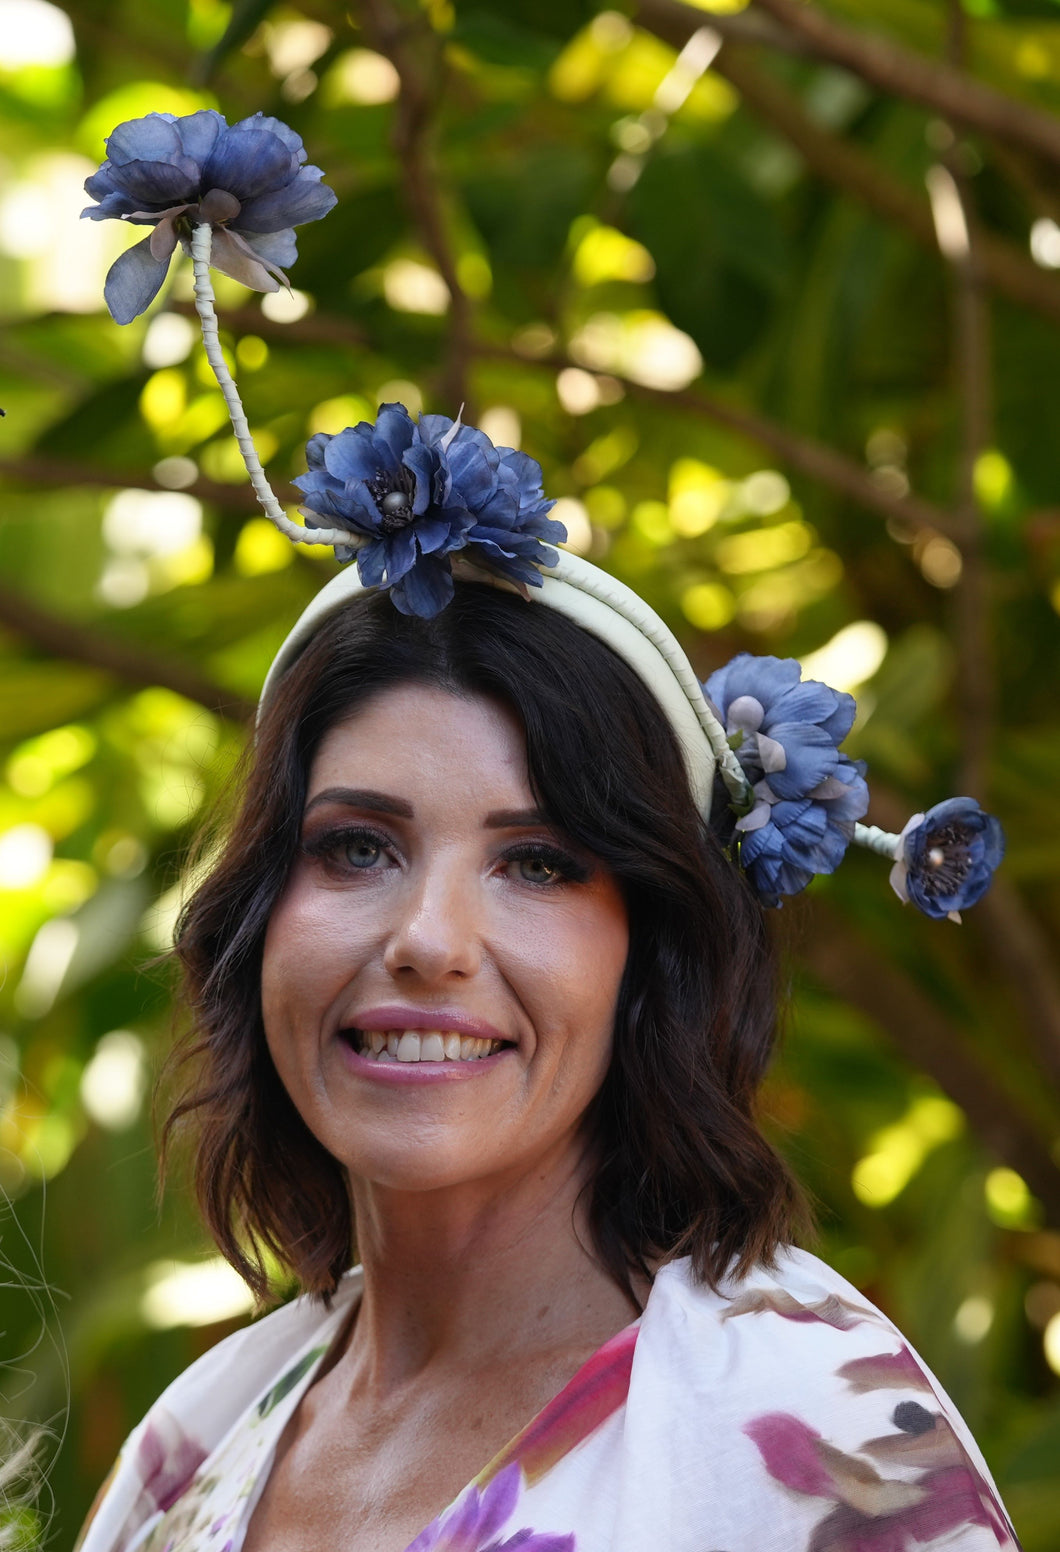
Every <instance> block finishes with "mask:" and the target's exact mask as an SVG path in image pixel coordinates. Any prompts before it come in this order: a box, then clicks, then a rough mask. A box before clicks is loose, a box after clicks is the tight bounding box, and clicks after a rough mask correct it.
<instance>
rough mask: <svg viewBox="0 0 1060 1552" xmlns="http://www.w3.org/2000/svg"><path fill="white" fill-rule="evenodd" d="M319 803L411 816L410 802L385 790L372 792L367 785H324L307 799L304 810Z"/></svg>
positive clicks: (308, 812)
mask: <svg viewBox="0 0 1060 1552" xmlns="http://www.w3.org/2000/svg"><path fill="white" fill-rule="evenodd" d="M321 803H341V804H342V805H343V807H344V808H368V809H372V810H373V811H374V812H375V813H377V814H395V815H397V817H398V818H399V819H411V818H412V817H413V812H412V804H411V803H406V802H405V800H404V799H403V798H392V797H388V796H387V794H386V793H385V792H373V791H372V790H371V789H370V788H367V787H325V789H324V791H323V792H318V793H316V795H315V796H314V797H311V798H310V799H309V802H308V803H307V804H306V806H305V812H306V813H307V814H310V813H312V811H313V809H314V808H319V806H320V804H321Z"/></svg>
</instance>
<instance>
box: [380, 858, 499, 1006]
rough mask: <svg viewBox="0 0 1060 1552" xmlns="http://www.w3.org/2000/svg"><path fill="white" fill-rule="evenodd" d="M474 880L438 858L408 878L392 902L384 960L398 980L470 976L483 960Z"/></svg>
mask: <svg viewBox="0 0 1060 1552" xmlns="http://www.w3.org/2000/svg"><path fill="white" fill-rule="evenodd" d="M478 906H479V898H478V889H477V888H476V883H475V882H473V881H471V880H469V879H467V878H465V877H464V876H462V874H461V870H460V869H459V868H458V867H457V866H456V865H455V864H454V863H453V862H452V860H451V859H450V860H449V861H448V862H447V861H446V860H445V859H444V858H440V859H438V860H436V861H435V862H433V863H432V864H431V866H429V867H425V868H424V869H423V871H422V872H420V873H418V874H412V875H410V876H409V877H408V879H407V881H406V885H405V887H404V888H403V889H402V890H401V891H400V893H399V896H398V899H397V900H396V901H395V902H394V914H393V917H392V919H391V921H390V923H389V924H388V935H387V943H386V948H385V949H384V953H383V964H384V966H385V968H386V970H387V971H388V973H389V974H390V975H391V976H393V977H394V978H395V980H398V979H400V980H403V981H404V980H409V979H416V980H420V981H423V982H425V983H438V982H445V981H448V980H450V979H456V980H466V979H468V978H469V977H471V976H473V975H475V973H476V972H477V971H478V969H479V966H480V964H481V962H482V940H481V922H480V919H479V910H478Z"/></svg>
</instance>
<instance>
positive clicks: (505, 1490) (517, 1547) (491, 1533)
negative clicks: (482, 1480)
mask: <svg viewBox="0 0 1060 1552" xmlns="http://www.w3.org/2000/svg"><path fill="white" fill-rule="evenodd" d="M521 1488H522V1469H521V1467H520V1466H519V1463H518V1462H517V1461H515V1462H513V1463H512V1465H510V1466H506V1467H505V1468H504V1470H503V1471H501V1472H498V1474H497V1475H496V1476H495V1477H494V1479H493V1481H492V1482H490V1483H489V1484H488V1485H487V1486H486V1487H485V1488H483V1489H482V1491H481V1492H480V1491H479V1489H478V1488H477V1487H475V1486H474V1485H472V1486H471V1487H469V1488H468V1489H467V1491H466V1492H465V1493H463V1494H462V1495H461V1496H460V1498H458V1499H457V1501H456V1503H455V1504H454V1505H453V1507H452V1508H451V1509H448V1510H447V1511H446V1512H445V1513H444V1514H441V1515H439V1517H438V1518H437V1519H436V1520H435V1521H434V1522H433V1523H432V1524H430V1525H428V1527H427V1529H426V1530H425V1531H422V1532H421V1533H420V1534H419V1535H418V1536H417V1537H416V1539H415V1541H414V1542H413V1543H412V1544H411V1546H410V1547H409V1548H408V1549H407V1552H576V1549H575V1542H574V1537H573V1536H558V1535H553V1534H549V1533H545V1534H544V1535H540V1534H538V1532H536V1531H532V1530H517V1531H515V1532H514V1533H513V1534H512V1535H511V1536H507V1537H505V1539H504V1540H503V1541H502V1540H500V1539H499V1535H500V1532H501V1530H502V1529H503V1528H504V1525H505V1523H506V1522H507V1521H508V1520H509V1519H510V1518H511V1516H512V1513H513V1511H514V1509H515V1506H516V1503H517V1502H518V1499H519V1493H520V1490H521Z"/></svg>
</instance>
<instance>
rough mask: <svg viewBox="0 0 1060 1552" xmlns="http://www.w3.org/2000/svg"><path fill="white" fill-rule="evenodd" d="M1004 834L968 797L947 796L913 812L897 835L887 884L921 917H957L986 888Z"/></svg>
mask: <svg viewBox="0 0 1060 1552" xmlns="http://www.w3.org/2000/svg"><path fill="white" fill-rule="evenodd" d="M1004 855H1005V836H1004V832H1003V831H1002V829H1001V823H1000V821H999V820H997V819H995V817H994V815H993V814H985V813H984V812H983V810H982V809H981V808H980V807H979V804H978V803H977V802H976V801H975V799H974V798H947V799H946V801H945V802H944V803H936V804H935V806H934V808H929V809H928V811H927V813H926V814H914V815H913V817H912V819H910V821H909V823H908V824H907V825H906V827H905V829H904V830H903V831H902V833H901V835H900V836H899V838H898V845H897V847H896V848H895V864H894V867H893V868H892V869H891V886H892V888H893V889H894V891H895V893H896V894H897V895H898V896H899V898H900V899H902V900H911V901H912V902H913V904H914V905H915V906H916V907H917V909H918V910H921V911H923V913H924V915H925V916H933V917H934V918H935V919H936V920H941V919H942V918H943V917H946V916H948V917H949V918H950V920H951V921H960V919H961V917H960V913H961V911H963V910H965V909H967V907H968V906H970V905H974V904H975V902H976V901H977V900H979V899H981V898H982V896H983V895H984V894H986V891H987V890H988V889H989V888H990V884H991V881H992V879H993V876H994V869H995V868H996V867H997V866H998V864H999V863H1000V861H1001V859H1002V857H1003V856H1004Z"/></svg>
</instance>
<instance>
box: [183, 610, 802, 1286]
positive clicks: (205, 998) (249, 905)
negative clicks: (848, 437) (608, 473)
mask: <svg viewBox="0 0 1060 1552" xmlns="http://www.w3.org/2000/svg"><path fill="white" fill-rule="evenodd" d="M406 684H418V685H430V686H435V687H438V688H440V689H443V690H446V691H449V692H451V693H453V694H455V695H464V696H466V695H484V696H490V697H493V698H496V699H497V700H499V701H501V702H503V703H504V704H505V705H506V706H508V707H509V708H511V709H512V710H513V711H514V712H515V714H516V715H517V716H518V718H519V720H520V722H521V723H522V726H523V728H524V729H525V732H526V747H527V758H528V765H529V776H530V783H531V787H532V789H533V793H534V797H535V801H536V802H537V803H538V804H539V805H540V806H541V809H542V811H543V812H544V814H545V815H546V817H547V818H548V820H549V821H550V822H551V823H552V824H554V825H555V826H556V827H557V828H558V830H559V831H561V832H563V833H564V834H566V835H567V836H569V837H570V838H571V839H572V840H573V841H574V842H576V843H578V844H579V845H581V846H583V847H585V848H586V849H587V850H588V851H589V852H591V853H592V854H593V855H595V856H596V857H597V858H599V859H600V860H601V861H602V862H603V863H604V864H605V865H606V867H608V868H609V869H610V870H611V872H612V873H613V875H614V876H615V878H616V879H617V880H618V881H619V883H620V885H621V888H622V890H623V892H624V896H625V900H626V904H627V909H628V913H629V928H630V946H629V954H628V959H627V963H626V966H625V971H624V974H623V979H622V983H621V987H620V992H619V998H618V1006H617V1015H616V1021H615V1032H614V1054H613V1057H612V1060H611V1064H610V1068H609V1070H608V1073H607V1077H606V1079H605V1081H604V1084H603V1087H602V1089H601V1091H600V1093H599V1094H598V1095H597V1097H596V1099H595V1101H594V1102H593V1104H592V1105H591V1107H590V1109H589V1111H588V1112H587V1115H586V1117H585V1123H584V1124H585V1127H586V1132H587V1135H586V1141H587V1145H588V1152H587V1157H588V1159H589V1161H590V1175H589V1179H588V1183H587V1186H586V1196H585V1206H586V1209H587V1214H588V1223H589V1225H590V1231H591V1234H592V1238H593V1242H594V1248H595V1252H596V1254H597V1255H598V1257H599V1259H600V1261H601V1262H602V1263H603V1265H604V1266H605V1267H606V1268H607V1269H608V1270H609V1272H610V1273H611V1275H612V1276H613V1277H614V1278H615V1280H616V1281H617V1282H618V1284H619V1285H620V1286H621V1287H623V1288H624V1289H625V1290H626V1291H627V1292H629V1293H630V1294H632V1281H631V1279H632V1275H633V1274H639V1275H645V1274H647V1273H648V1271H649V1268H650V1267H651V1266H653V1265H655V1264H657V1263H658V1262H659V1261H660V1260H662V1259H666V1258H669V1257H672V1256H675V1255H680V1254H687V1255H689V1256H691V1259H692V1263H693V1266H694V1268H695V1272H696V1274H697V1275H698V1277H699V1278H700V1279H703V1280H705V1281H707V1282H708V1283H710V1284H711V1285H716V1284H717V1282H718V1280H719V1279H720V1278H721V1277H722V1275H723V1274H724V1273H725V1272H726V1271H727V1270H728V1271H730V1272H735V1273H737V1274H740V1273H742V1272H745V1271H746V1270H748V1269H749V1268H750V1267H751V1266H752V1265H754V1264H756V1263H758V1262H765V1263H769V1262H770V1261H771V1260H772V1258H773V1257H774V1255H775V1253H776V1251H777V1249H778V1247H779V1246H780V1245H781V1244H784V1243H786V1242H788V1241H789V1240H790V1239H791V1237H792V1234H793V1228H794V1226H795V1225H796V1224H797V1223H798V1222H799V1221H800V1219H801V1212H802V1210H801V1204H800V1198H799V1194H798V1191H797V1188H796V1187H795V1185H794V1184H793V1181H792V1179H791V1177H790V1175H789V1173H788V1171H787V1169H786V1167H785V1165H784V1164H783V1162H782V1161H781V1159H780V1158H779V1156H778V1155H777V1153H776V1152H775V1151H774V1150H773V1148H772V1147H771V1146H770V1144H769V1143H768V1142H767V1140H766V1139H765V1137H764V1136H763V1135H762V1133H761V1131H760V1130H759V1127H758V1125H757V1123H756V1120H755V1110H754V1107H755V1098H756V1094H757V1090H758V1088H759V1085H760V1083H761V1080H762V1077H763V1074H764V1072H765V1069H766V1066H767V1063H768V1060H769V1057H770V1054H771V1051H772V1047H773V1044H774V1039H775V1032H776V1020H777V991H776V988H777V974H776V965H775V961H774V953H773V950H772V947H771V943H770V938H769V935H768V934H767V930H766V926H765V922H764V920H763V914H762V911H761V908H760V907H759V905H758V903H757V901H756V899H755V898H754V896H753V894H752V892H751V890H750V888H749V887H748V885H747V884H746V882H745V881H744V879H743V876H742V875H741V873H740V872H739V870H738V869H737V868H736V867H734V866H733V864H732V863H731V862H730V861H729V860H728V859H727V858H726V856H725V853H724V850H723V846H722V844H721V842H720V841H719V839H718V837H717V835H716V834H715V833H714V832H712V830H711V829H710V828H709V827H708V826H706V825H705V824H704V822H703V820H702V819H701V817H700V815H699V813H698V811H697V809H696V805H695V803H694V801H693V798H692V795H691V791H690V788H689V783H688V779H687V776H686V773H685V769H684V765H683V762H682V758H681V754H680V751H679V749H678V746H677V743H676V740H675V738H674V735H673V733H672V732H671V729H670V726H669V724H668V722H667V720H666V718H665V715H664V713H663V712H662V711H661V709H660V707H659V706H658V704H657V702H656V700H655V698H654V696H653V695H652V694H651V693H650V691H649V690H647V689H646V687H645V686H644V685H643V684H642V682H641V681H640V679H639V678H638V677H637V676H636V674H635V673H634V672H633V670H632V669H631V668H629V667H628V666H627V664H626V663H625V662H624V661H623V660H622V659H621V658H619V657H618V656H617V654H615V653H614V652H612V651H611V649H610V648H609V647H607V646H606V645H605V644H604V643H602V642H601V641H599V640H597V639H596V638H595V637H593V636H591V635H589V634H588V633H587V632H585V631H583V630H582V629H581V628H580V627H579V626H577V625H575V624H574V623H572V622H571V621H569V620H567V619H566V618H565V617H564V616H562V615H560V614H558V613H557V612H556V611H554V610H552V609H548V608H543V607H541V606H540V605H538V604H535V603H527V602H526V601H525V600H523V599H521V598H519V597H517V596H515V595H514V594H511V593H508V592H504V591H501V590H499V589H497V588H493V587H488V586H482V585H476V584H473V583H461V584H458V586H457V590H456V597H455V599H454V601H453V602H452V603H451V604H450V606H449V607H448V608H447V609H445V610H444V611H443V612H442V613H441V614H440V615H438V616H437V617H436V618H435V619H432V620H421V619H415V618H410V617H408V616H406V615H402V614H400V613H398V611H397V610H396V609H395V608H394V607H393V605H392V604H391V602H390V601H389V599H387V598H386V597H385V595H382V594H373V595H365V596H363V597H361V598H359V599H357V600H356V601H355V602H353V603H351V604H350V605H349V606H348V607H347V608H345V609H343V610H342V611H341V612H339V613H337V614H336V615H334V616H333V617H332V618H331V619H330V620H329V621H328V622H327V623H326V624H325V625H324V626H323V628H322V629H321V630H320V631H319V633H318V634H317V635H316V636H315V637H314V638H313V639H312V640H311V642H310V643H309V645H308V646H307V647H306V649H305V651H304V652H303V653H302V655H301V657H299V659H298V660H297V661H296V662H295V664H294V665H293V666H292V667H291V669H290V670H289V671H288V673H287V674H286V676H285V677H284V679H283V680H282V681H281V683H280V685H279V687H278V689H277V691H276V693H275V695H274V697H273V699H272V701H271V703H270V705H269V707H268V709H267V710H266V712H265V714H264V716H263V718H262V720H261V722H260V725H259V727H258V730H257V736H256V739H255V743H254V747H253V750H252V751H251V752H250V754H249V755H248V762H247V766H246V769H245V772H244V777H243V782H244V785H243V792H242V799H241V803H240V805H239V807H238V811H237V813H236V816H235V819H234V822H233V823H232V824H231V825H230V827H229V829H228V833H227V836H226V838H225V840H224V842H223V845H222V847H221V849H220V851H219V853H218V854H217V855H216V856H215V860H214V862H213V865H212V867H211V868H210V871H209V874H208V876H207V877H206V878H205V881H204V882H202V883H201V884H200V885H199V886H198V888H197V889H196V891H195V893H194V895H193V896H192V898H191V899H190V900H189V902H188V904H187V906H186V907H185V909H184V911H183V913H182V916H181V918H180V921H179V924H178V929H177V938H176V954H177V958H178V959H179V962H180V965H181V968H182V973H183V981H184V990H185V994H186V1006H187V1008H188V1010H189V1011H190V1028H189V1030H188V1031H187V1034H186V1035H185V1037H184V1039H183V1041H182V1042H181V1045H180V1046H179V1047H178V1050H177V1052H176V1053H175V1055H176V1071H177V1073H178V1074H179V1075H180V1076H181V1077H182V1079H183V1092H181V1093H179V1094H178V1097H177V1099H176V1102H175V1104H174V1106H173V1108H172V1109H171V1111H170V1113H169V1116H168V1119H167V1120H166V1122H165V1127H164V1131H163V1139H164V1143H165V1144H168V1143H169V1142H170V1140H171V1138H172V1134H173V1132H174V1129H175V1128H179V1129H180V1130H181V1131H183V1130H184V1127H185V1125H186V1124H188V1125H190V1126H191V1127H192V1128H193V1130H194V1133H195V1144H196V1145H195V1152H194V1161H195V1163H194V1170H195V1184H196V1190H197V1194H198V1199H199V1204H200V1207H201V1209H202V1212H203V1214H204V1216H205V1219H206V1223H207V1225H208V1227H209V1228H210V1230H211V1232H212V1234H213V1236H214V1238H215V1239H216V1241H217V1244H218V1245H219V1247H220V1249H221V1251H222V1252H223V1254H224V1255H225V1256H226V1257H227V1258H228V1260H229V1261H230V1262H231V1264H232V1265H233V1266H234V1267H235V1268H236V1270H237V1271H238V1272H239V1273H240V1274H241V1275H242V1276H243V1277H244V1278H245V1279H246V1281H247V1282H248V1284H249V1285H250V1286H251V1288H252V1289H253V1290H254V1291H255V1292H256V1293H257V1294H258V1296H259V1297H265V1296H266V1295H267V1293H268V1278H267V1273H266V1267H267V1265H268V1263H269V1260H270V1259H272V1258H275V1260H277V1261H279V1262H280V1263H281V1264H282V1265H283V1266H285V1267H286V1268H289V1269H290V1270H291V1271H292V1272H293V1273H294V1274H295V1275H296V1277H297V1279H298V1281H299V1282H300V1284H301V1286H302V1287H303V1288H304V1289H305V1290H307V1291H309V1292H312V1293H315V1294H317V1295H321V1296H323V1297H325V1298H326V1297H327V1296H328V1295H330V1294H331V1293H332V1292H333V1290H334V1289H335V1287H336V1285H337V1282H338V1279H339V1277H340V1276H341V1275H342V1273H343V1272H344V1271H345V1269H346V1268H347V1267H348V1265H349V1264H350V1259H351V1254H352V1252H353V1246H354V1241H355V1224H354V1223H353V1222H352V1219H351V1207H350V1197H349V1191H348V1189H347V1182H346V1179H345V1177H344V1172H343V1169H342V1167H341V1166H340V1164H339V1163H338V1162H337V1161H336V1160H335V1159H334V1158H333V1157H332V1156H331V1155H330V1154H329V1153H328V1152H327V1151H326V1150H325V1149H324V1147H323V1146H322V1145H321V1144H320V1143H319V1142H318V1141H317V1140H316V1138H315V1137H314V1136H313V1135H312V1134H311V1132H310V1131H309V1130H308V1128H307V1127H306V1126H305V1124H304V1122H303V1121H302V1119H301V1117H300V1116H299V1114H298V1112H297V1111H296V1109H295V1107H294V1105H293V1104H292V1103H291V1100H290V1099H289V1098H288V1096H287V1093H286V1091H285V1090H284V1088H283V1086H282V1084H281V1083H280V1080H279V1078H278V1077H277V1074H276V1071H275V1069H274V1067H273V1064H272V1060H271V1058H270V1055H269V1052H268V1048H267V1046H266V1042H265V1032H264V1029H263V1026H262V1011H261V960H262V946H263V942H264V938H265V929H266V925H267V923H268V921H269V916H270V913H271V912H272V910H273V907H274V906H275V904H276V902H277V900H278V899H279V897H280V895H281V893H282V891H283V889H284V886H285V884H286V881H287V878H288V875H289V872H290V870H291V866H292V863H293V860H294V858H295V856H296V853H297V849H298V845H299V834H300V827H301V820H302V809H303V805H304V802H305V796H306V787H307V780H308V776H309V771H310V768H311V765H312V761H313V758H314V755H315V753H316V751H317V749H318V748H319V746H320V743H321V740H322V739H323V737H324V735H325V734H326V733H327V732H328V730H329V729H330V728H332V727H333V726H335V725H336V724H337V723H339V722H341V721H344V720H345V719H348V718H349V717H351V716H352V715H353V714H354V713H355V712H356V711H357V710H358V708H359V707H361V706H363V705H364V704H365V703H366V702H367V701H368V700H369V699H370V698H371V697H373V696H377V695H379V694H381V693H384V692H385V691H387V690H389V689H392V688H394V687H396V686H400V685H406ZM718 806H719V808H721V809H724V803H723V802H722V801H720V800H719V805H718ZM585 970H586V974H587V975H591V974H592V973H593V970H592V966H591V965H586V967H585Z"/></svg>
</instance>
